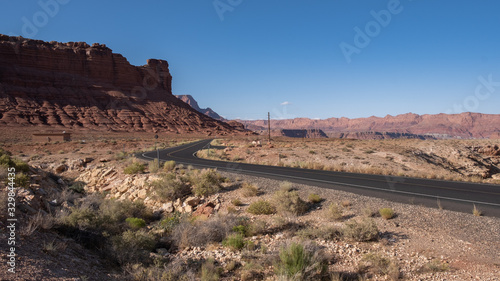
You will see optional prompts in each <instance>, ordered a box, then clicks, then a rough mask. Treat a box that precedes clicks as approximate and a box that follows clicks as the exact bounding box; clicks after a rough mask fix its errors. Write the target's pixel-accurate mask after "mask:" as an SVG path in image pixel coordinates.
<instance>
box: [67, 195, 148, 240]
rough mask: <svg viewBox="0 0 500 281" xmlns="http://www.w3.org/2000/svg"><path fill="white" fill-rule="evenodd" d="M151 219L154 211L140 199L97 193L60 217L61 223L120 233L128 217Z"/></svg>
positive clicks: (83, 228) (80, 227)
mask: <svg viewBox="0 0 500 281" xmlns="http://www.w3.org/2000/svg"><path fill="white" fill-rule="evenodd" d="M129 217H135V218H142V219H145V220H150V219H151V217H152V212H151V210H150V209H149V208H146V206H145V205H144V203H142V202H140V201H136V202H131V201H125V200H124V201H118V200H114V199H112V200H105V199H103V198H102V197H99V196H97V195H92V196H87V197H85V199H84V200H83V201H81V202H80V203H79V204H77V205H76V206H74V207H72V208H71V209H70V210H69V212H68V213H66V214H63V215H61V216H60V217H59V223H60V224H63V225H68V226H71V227H75V228H79V229H81V230H96V231H106V232H108V233H110V234H115V233H119V232H120V231H121V229H122V227H121V226H122V224H123V223H124V222H125V219H126V218H129Z"/></svg>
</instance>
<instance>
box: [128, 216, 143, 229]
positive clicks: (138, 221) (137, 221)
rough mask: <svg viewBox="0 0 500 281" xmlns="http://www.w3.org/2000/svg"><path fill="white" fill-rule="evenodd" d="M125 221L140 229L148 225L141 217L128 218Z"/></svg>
mask: <svg viewBox="0 0 500 281" xmlns="http://www.w3.org/2000/svg"><path fill="white" fill-rule="evenodd" d="M125 222H126V223H127V224H128V226H130V227H131V228H133V229H140V228H143V227H145V226H146V222H145V221H144V220H143V219H140V218H127V219H125Z"/></svg>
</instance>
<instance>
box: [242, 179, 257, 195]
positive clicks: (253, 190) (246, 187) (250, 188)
mask: <svg viewBox="0 0 500 281" xmlns="http://www.w3.org/2000/svg"><path fill="white" fill-rule="evenodd" d="M258 194H259V188H258V187H256V186H255V185H253V184H251V183H248V182H244V183H243V184H242V185H241V195H243V196H245V197H253V196H257V195H258Z"/></svg>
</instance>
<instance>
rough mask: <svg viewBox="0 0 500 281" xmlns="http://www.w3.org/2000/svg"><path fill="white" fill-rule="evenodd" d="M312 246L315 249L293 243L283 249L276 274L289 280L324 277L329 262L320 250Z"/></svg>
mask: <svg viewBox="0 0 500 281" xmlns="http://www.w3.org/2000/svg"><path fill="white" fill-rule="evenodd" d="M310 246H311V247H312V248H314V249H307V248H306V247H304V245H302V244H298V243H295V242H292V243H291V244H290V245H289V246H287V247H283V248H281V250H280V253H279V263H278V264H277V265H276V273H277V274H278V275H279V276H281V277H285V278H287V279H288V280H311V279H312V278H320V277H321V276H323V275H324V274H325V272H326V265H327V261H326V259H325V258H324V256H323V255H322V252H321V250H320V249H318V248H317V247H314V245H312V244H311V245H310Z"/></svg>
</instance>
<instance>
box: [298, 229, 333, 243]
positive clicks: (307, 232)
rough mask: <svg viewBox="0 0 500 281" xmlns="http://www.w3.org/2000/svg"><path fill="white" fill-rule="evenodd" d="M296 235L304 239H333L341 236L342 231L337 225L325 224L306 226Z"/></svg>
mask: <svg viewBox="0 0 500 281" xmlns="http://www.w3.org/2000/svg"><path fill="white" fill-rule="evenodd" d="M295 235H296V236H298V237H300V238H303V239H311V240H312V239H322V240H332V239H334V238H337V237H340V236H341V233H340V231H339V230H338V229H337V228H335V227H332V226H324V227H306V228H303V229H300V230H299V231H297V232H296V233H295Z"/></svg>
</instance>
